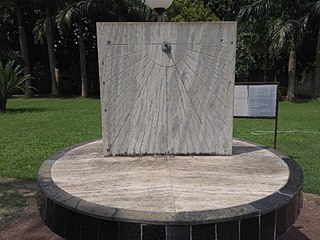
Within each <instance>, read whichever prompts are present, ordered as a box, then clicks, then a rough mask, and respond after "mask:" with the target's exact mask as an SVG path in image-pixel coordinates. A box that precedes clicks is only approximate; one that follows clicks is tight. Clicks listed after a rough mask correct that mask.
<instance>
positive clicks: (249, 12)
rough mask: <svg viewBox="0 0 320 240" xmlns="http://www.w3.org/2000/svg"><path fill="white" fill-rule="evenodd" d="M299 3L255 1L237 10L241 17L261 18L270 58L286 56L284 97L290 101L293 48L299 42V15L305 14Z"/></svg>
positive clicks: (300, 26)
mask: <svg viewBox="0 0 320 240" xmlns="http://www.w3.org/2000/svg"><path fill="white" fill-rule="evenodd" d="M302 6H303V5H302V1H300V0H292V1H286V0H279V1H270V0H258V1H256V2H254V3H252V4H250V5H247V6H245V7H244V8H243V9H242V10H241V11H240V13H239V17H240V19H247V20H248V19H251V18H254V19H256V20H258V19H261V18H262V19H264V20H263V25H264V27H265V28H266V29H268V34H267V35H268V39H269V40H270V45H269V46H268V53H269V54H270V55H271V56H272V57H273V58H275V57H276V56H278V55H279V54H281V53H282V52H285V53H286V54H287V55H288V86H287V96H286V98H287V100H289V101H291V100H293V99H294V97H295V95H294V84H295V73H296V62H297V61H296V49H297V47H298V45H299V44H300V43H301V29H302V16H303V14H304V12H303V10H304V8H303V7H302ZM266 48H267V46H266ZM266 58H267V57H266ZM265 69H266V68H265Z"/></svg>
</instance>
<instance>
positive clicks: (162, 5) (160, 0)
mask: <svg viewBox="0 0 320 240" xmlns="http://www.w3.org/2000/svg"><path fill="white" fill-rule="evenodd" d="M172 2H173V0H145V3H146V4H147V5H148V7H149V8H151V9H153V10H154V11H155V12H156V13H157V14H158V22H161V20H162V19H161V16H162V14H163V13H164V12H165V11H166V9H167V8H168V7H170V5H171V4H172Z"/></svg>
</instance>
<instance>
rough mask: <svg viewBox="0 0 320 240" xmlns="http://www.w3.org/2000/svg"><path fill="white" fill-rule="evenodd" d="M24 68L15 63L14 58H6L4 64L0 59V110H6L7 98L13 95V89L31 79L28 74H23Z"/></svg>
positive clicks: (18, 87)
mask: <svg viewBox="0 0 320 240" xmlns="http://www.w3.org/2000/svg"><path fill="white" fill-rule="evenodd" d="M23 71H24V68H23V67H22V66H21V65H19V64H16V62H15V60H10V59H9V60H7V61H6V63H5V64H3V63H2V61H0V111H6V109H7V100H8V99H9V98H10V97H11V96H12V95H13V93H14V91H15V90H17V89H20V90H22V91H25V88H23V87H22V85H23V83H24V82H25V81H27V80H28V79H31V77H30V75H26V76H25V75H24V73H23Z"/></svg>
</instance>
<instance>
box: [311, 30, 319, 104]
mask: <svg viewBox="0 0 320 240" xmlns="http://www.w3.org/2000/svg"><path fill="white" fill-rule="evenodd" d="M315 65H316V66H315V69H314V88H313V94H312V96H313V98H320V24H319V30H318V41H317V49H316V64H315Z"/></svg>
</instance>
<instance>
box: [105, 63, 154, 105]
mask: <svg viewBox="0 0 320 240" xmlns="http://www.w3.org/2000/svg"><path fill="white" fill-rule="evenodd" d="M150 62H151V60H149V61H148V62H147V63H146V64H141V66H142V67H141V69H139V68H137V69H138V71H139V72H138V73H137V74H135V75H132V73H131V72H129V73H127V74H128V75H127V76H126V78H123V77H122V76H120V77H119V80H118V79H117V80H118V82H121V79H125V81H124V83H123V84H122V85H121V86H120V88H119V87H115V88H111V89H110V91H109V94H110V95H111V97H110V98H109V99H107V101H106V102H107V103H108V105H107V107H110V106H111V105H112V104H114V103H115V101H116V100H117V99H118V98H119V97H120V96H121V95H122V94H123V93H124V92H125V91H126V90H128V89H129V86H131V85H132V83H133V82H134V80H136V79H137V77H138V76H139V75H140V74H141V72H143V71H144V70H145V68H146V67H147V66H148V65H149V64H150ZM115 91H117V92H120V93H118V95H115V97H114V96H113V92H115ZM112 97H114V98H113V99H112Z"/></svg>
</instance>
